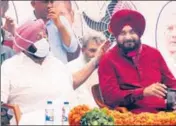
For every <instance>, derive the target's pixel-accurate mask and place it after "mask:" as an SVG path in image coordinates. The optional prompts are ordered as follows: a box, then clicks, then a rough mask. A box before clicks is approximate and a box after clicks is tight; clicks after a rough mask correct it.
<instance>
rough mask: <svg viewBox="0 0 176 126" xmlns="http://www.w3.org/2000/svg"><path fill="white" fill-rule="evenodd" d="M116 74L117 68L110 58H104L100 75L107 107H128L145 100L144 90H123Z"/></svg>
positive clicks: (101, 62)
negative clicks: (137, 101)
mask: <svg viewBox="0 0 176 126" xmlns="http://www.w3.org/2000/svg"><path fill="white" fill-rule="evenodd" d="M116 73H117V71H116V70H115V66H114V65H113V64H112V63H111V62H110V61H109V60H108V58H106V57H103V59H102V60H101V61H100V63H99V69H98V74H99V82H100V89H101V91H102V96H103V98H104V101H105V103H106V104H107V105H109V106H111V107H115V106H117V105H123V106H126V105H129V104H131V103H134V102H135V101H136V100H140V99H142V98H143V90H144V88H137V89H134V90H121V89H120V86H119V82H118V75H117V74H116Z"/></svg>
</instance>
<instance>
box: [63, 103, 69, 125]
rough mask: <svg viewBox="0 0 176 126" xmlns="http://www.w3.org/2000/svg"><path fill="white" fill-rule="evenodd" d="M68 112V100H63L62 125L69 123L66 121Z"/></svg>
mask: <svg viewBox="0 0 176 126" xmlns="http://www.w3.org/2000/svg"><path fill="white" fill-rule="evenodd" d="M69 112H70V106H69V102H64V105H63V108H62V125H69V122H68V114H69Z"/></svg>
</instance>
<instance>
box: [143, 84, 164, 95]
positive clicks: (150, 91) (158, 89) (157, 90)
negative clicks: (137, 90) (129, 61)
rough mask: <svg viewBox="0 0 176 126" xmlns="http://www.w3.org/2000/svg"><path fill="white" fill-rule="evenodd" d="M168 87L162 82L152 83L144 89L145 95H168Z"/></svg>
mask: <svg viewBox="0 0 176 126" xmlns="http://www.w3.org/2000/svg"><path fill="white" fill-rule="evenodd" d="M166 89H167V87H166V86H165V85H164V84H161V83H155V84H152V85H150V86H148V87H146V88H145V89H144V93H143V94H144V96H156V97H159V98H163V97H165V96H166V93H167V91H166Z"/></svg>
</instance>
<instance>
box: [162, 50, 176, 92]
mask: <svg viewBox="0 0 176 126" xmlns="http://www.w3.org/2000/svg"><path fill="white" fill-rule="evenodd" d="M159 57H160V58H159V64H160V70H161V74H162V83H164V84H166V85H167V86H168V87H169V88H175V89H176V78H175V77H174V76H173V74H172V73H171V71H170V70H169V68H168V66H167V64H166V62H165V60H164V58H163V56H162V55H161V53H159Z"/></svg>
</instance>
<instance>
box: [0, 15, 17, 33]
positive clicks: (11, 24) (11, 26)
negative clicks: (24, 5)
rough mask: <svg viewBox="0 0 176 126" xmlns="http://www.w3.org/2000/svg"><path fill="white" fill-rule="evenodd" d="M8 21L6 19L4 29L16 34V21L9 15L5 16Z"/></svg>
mask: <svg viewBox="0 0 176 126" xmlns="http://www.w3.org/2000/svg"><path fill="white" fill-rule="evenodd" d="M5 19H6V21H5V25H4V27H3V28H4V29H5V30H6V31H8V32H10V33H11V34H12V35H14V34H15V23H14V20H13V19H12V18H10V17H8V16H6V17H5Z"/></svg>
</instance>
